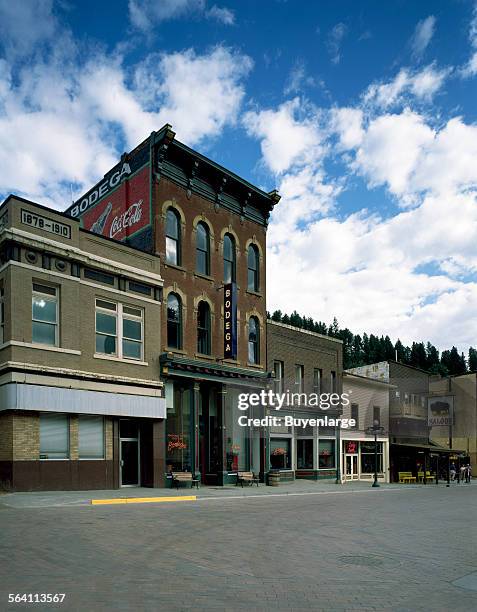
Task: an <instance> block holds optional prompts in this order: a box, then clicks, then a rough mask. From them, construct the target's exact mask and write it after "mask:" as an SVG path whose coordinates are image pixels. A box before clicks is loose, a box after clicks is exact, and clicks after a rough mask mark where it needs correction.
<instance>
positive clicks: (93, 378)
mask: <svg viewBox="0 0 477 612" xmlns="http://www.w3.org/2000/svg"><path fill="white" fill-rule="evenodd" d="M0 228H1V229H0V305H1V308H0V313H1V321H0V334H1V338H0V486H2V487H3V488H7V489H13V490H35V489H40V490H41V489H43V490H48V489H57V490H58V489H60V490H64V489H100V488H115V487H119V486H121V485H123V486H132V485H139V484H142V485H146V486H148V485H149V486H159V485H160V484H161V483H164V431H165V426H164V423H165V422H164V418H165V416H166V406H165V399H164V397H163V384H162V382H161V381H160V380H159V377H158V373H159V355H158V350H157V347H158V345H159V343H160V316H161V306H160V299H161V293H162V284H163V283H162V278H161V276H160V271H159V259H158V258H157V257H156V256H155V255H149V254H146V253H143V252H141V251H138V250H137V249H134V248H132V247H130V246H127V245H125V244H118V243H116V242H114V241H111V240H108V239H106V238H103V237H101V236H98V235H96V234H93V233H91V232H88V231H85V230H83V229H81V228H80V227H79V222H78V221H77V220H74V219H72V218H71V217H68V216H66V215H64V214H61V213H58V212H57V211H54V210H51V209H48V208H44V207H42V206H39V205H37V204H34V203H33V202H29V201H27V200H24V199H22V198H18V197H14V196H9V197H8V198H7V200H6V201H5V202H4V203H3V204H2V206H1V207H0Z"/></svg>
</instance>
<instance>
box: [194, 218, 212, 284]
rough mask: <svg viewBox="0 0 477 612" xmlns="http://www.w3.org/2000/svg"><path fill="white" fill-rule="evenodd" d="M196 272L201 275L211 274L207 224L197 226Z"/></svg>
mask: <svg viewBox="0 0 477 612" xmlns="http://www.w3.org/2000/svg"><path fill="white" fill-rule="evenodd" d="M196 271H197V272H199V273H200V274H206V275H207V276H208V275H209V274H210V236H209V228H208V227H207V225H206V224H205V223H202V222H200V223H198V224H197V242H196Z"/></svg>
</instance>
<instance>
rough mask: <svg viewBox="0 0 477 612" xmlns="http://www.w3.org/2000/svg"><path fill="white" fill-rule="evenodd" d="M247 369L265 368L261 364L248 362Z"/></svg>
mask: <svg viewBox="0 0 477 612" xmlns="http://www.w3.org/2000/svg"><path fill="white" fill-rule="evenodd" d="M247 367H248V368H253V369H254V370H263V368H264V366H263V365H261V364H260V363H249V362H247Z"/></svg>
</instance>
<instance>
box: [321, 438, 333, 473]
mask: <svg viewBox="0 0 477 612" xmlns="http://www.w3.org/2000/svg"><path fill="white" fill-rule="evenodd" d="M318 467H319V468H320V469H321V470H331V469H334V468H335V441H334V440H320V441H319V442H318Z"/></svg>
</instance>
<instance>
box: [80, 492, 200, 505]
mask: <svg viewBox="0 0 477 612" xmlns="http://www.w3.org/2000/svg"><path fill="white" fill-rule="evenodd" d="M196 500H197V497H196V496H195V495H182V496H181V497H117V498H112V499H92V500H91V505H92V506H107V505H111V504H153V503H162V502H172V503H173V502H183V501H196Z"/></svg>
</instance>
